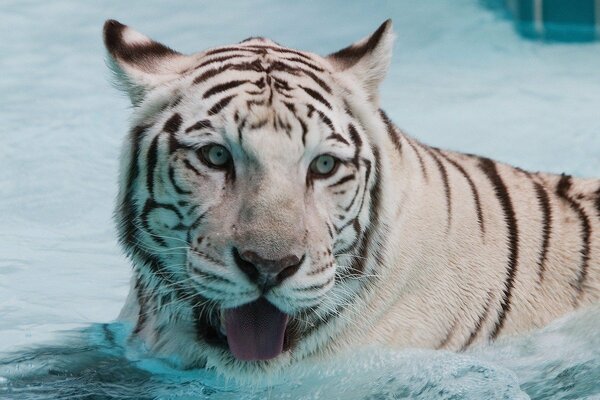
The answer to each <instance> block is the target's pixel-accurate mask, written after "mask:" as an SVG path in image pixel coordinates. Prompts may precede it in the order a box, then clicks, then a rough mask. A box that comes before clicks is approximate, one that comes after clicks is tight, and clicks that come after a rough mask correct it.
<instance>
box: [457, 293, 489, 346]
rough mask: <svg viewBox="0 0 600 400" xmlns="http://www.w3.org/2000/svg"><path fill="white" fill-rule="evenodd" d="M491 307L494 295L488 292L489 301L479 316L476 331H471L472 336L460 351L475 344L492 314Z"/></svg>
mask: <svg viewBox="0 0 600 400" xmlns="http://www.w3.org/2000/svg"><path fill="white" fill-rule="evenodd" d="M491 306H492V294H491V293H489V292H488V295H487V300H486V302H485V306H484V308H483V311H482V312H481V314H479V318H478V319H477V322H476V323H475V329H473V331H471V334H470V335H469V337H468V338H467V341H466V342H465V344H463V345H462V347H461V348H460V351H464V350H466V349H467V348H468V347H469V346H471V344H473V341H474V340H475V339H476V338H477V335H478V334H479V332H480V331H481V328H483V323H484V322H485V321H486V320H487V318H488V315H489V314H490V310H491Z"/></svg>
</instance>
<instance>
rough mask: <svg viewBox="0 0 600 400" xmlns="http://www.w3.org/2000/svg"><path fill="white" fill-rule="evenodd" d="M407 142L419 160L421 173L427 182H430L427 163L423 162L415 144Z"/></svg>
mask: <svg viewBox="0 0 600 400" xmlns="http://www.w3.org/2000/svg"><path fill="white" fill-rule="evenodd" d="M406 142H407V143H408V145H409V146H410V148H411V149H412V150H413V152H414V153H415V155H416V156H417V160H419V165H420V166H421V173H422V174H423V178H425V181H428V180H429V178H428V177H427V168H426V167H425V162H424V161H423V157H422V156H421V153H420V152H419V150H417V147H416V146H415V145H414V144H413V142H412V141H411V140H407V141H406Z"/></svg>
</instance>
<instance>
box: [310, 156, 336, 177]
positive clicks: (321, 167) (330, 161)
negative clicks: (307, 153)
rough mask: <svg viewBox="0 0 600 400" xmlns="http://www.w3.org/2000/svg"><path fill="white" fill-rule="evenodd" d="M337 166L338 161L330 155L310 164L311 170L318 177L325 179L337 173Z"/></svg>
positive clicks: (316, 159)
mask: <svg viewBox="0 0 600 400" xmlns="http://www.w3.org/2000/svg"><path fill="white" fill-rule="evenodd" d="M337 165H338V160H337V159H336V158H335V157H333V156H331V155H329V154H323V155H320V156H318V157H317V158H315V159H314V160H313V161H312V162H311V163H310V170H311V172H312V173H313V174H314V175H316V176H317V177H321V178H324V177H326V176H329V175H331V174H332V173H333V172H334V171H335V169H336V167H337Z"/></svg>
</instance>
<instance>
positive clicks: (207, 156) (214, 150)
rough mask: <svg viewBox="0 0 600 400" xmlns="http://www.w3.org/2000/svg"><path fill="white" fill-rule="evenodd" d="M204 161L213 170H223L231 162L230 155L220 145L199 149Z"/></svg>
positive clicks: (210, 145)
mask: <svg viewBox="0 0 600 400" xmlns="http://www.w3.org/2000/svg"><path fill="white" fill-rule="evenodd" d="M200 152H201V153H202V158H203V159H204V161H205V162H206V163H207V164H208V165H209V166H211V167H213V168H223V167H224V166H225V165H227V164H228V163H229V162H230V161H231V153H229V150H227V149H226V148H225V147H224V146H221V145H220V144H209V145H207V146H204V147H202V148H201V149H200Z"/></svg>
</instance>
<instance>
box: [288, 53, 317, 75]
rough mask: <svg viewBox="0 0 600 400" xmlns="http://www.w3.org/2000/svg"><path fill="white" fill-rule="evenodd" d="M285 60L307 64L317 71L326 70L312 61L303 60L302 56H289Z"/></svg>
mask: <svg viewBox="0 0 600 400" xmlns="http://www.w3.org/2000/svg"><path fill="white" fill-rule="evenodd" d="M285 60H286V61H293V62H297V63H300V64H303V65H306V66H307V67H310V68H311V69H314V70H315V71H317V72H324V71H325V70H324V69H323V68H321V67H319V66H317V65H316V64H313V63H311V62H308V61H306V60H303V59H301V58H300V57H288V58H286V59H285Z"/></svg>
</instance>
